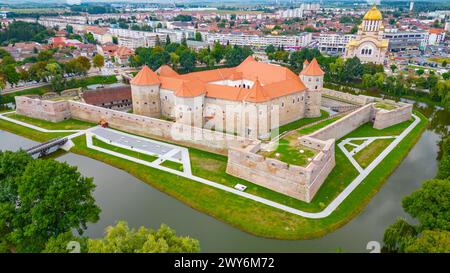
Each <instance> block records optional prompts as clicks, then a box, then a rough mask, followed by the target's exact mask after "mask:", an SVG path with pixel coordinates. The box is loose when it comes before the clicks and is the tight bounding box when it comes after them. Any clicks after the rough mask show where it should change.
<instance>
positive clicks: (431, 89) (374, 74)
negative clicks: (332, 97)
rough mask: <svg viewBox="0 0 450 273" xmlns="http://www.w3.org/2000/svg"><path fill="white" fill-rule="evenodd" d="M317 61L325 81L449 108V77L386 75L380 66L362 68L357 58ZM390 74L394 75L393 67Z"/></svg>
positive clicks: (431, 74)
mask: <svg viewBox="0 0 450 273" xmlns="http://www.w3.org/2000/svg"><path fill="white" fill-rule="evenodd" d="M326 59H327V58H318V60H319V63H321V65H323V67H324V68H325V69H326V70H327V71H326V72H327V73H326V75H325V81H326V82H330V83H336V84H339V85H344V86H351V87H355V88H359V89H363V90H367V91H372V92H382V93H385V94H388V95H392V96H397V97H400V96H413V97H419V96H427V97H428V98H429V99H431V100H433V101H436V102H440V103H441V104H442V105H444V106H446V107H450V80H449V74H448V73H444V74H443V75H438V74H435V73H434V72H430V73H429V74H427V75H425V74H423V73H417V72H410V73H404V72H402V71H400V72H397V73H396V74H392V75H387V74H386V73H385V72H384V68H383V66H382V65H375V64H371V63H367V64H362V63H361V62H360V60H359V59H358V58H357V57H354V58H351V59H347V60H344V59H342V58H337V59H335V60H334V61H331V62H330V59H328V60H326ZM391 70H392V71H393V72H395V71H396V70H397V67H396V66H392V67H391Z"/></svg>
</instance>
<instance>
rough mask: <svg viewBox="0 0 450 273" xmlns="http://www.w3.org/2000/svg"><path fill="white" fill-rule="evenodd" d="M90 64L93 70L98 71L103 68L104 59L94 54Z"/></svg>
mask: <svg viewBox="0 0 450 273" xmlns="http://www.w3.org/2000/svg"><path fill="white" fill-rule="evenodd" d="M92 64H93V65H94V67H95V68H98V70H100V69H101V68H102V67H103V66H105V58H104V57H103V56H102V55H100V54H96V55H95V56H94V57H93V58H92Z"/></svg>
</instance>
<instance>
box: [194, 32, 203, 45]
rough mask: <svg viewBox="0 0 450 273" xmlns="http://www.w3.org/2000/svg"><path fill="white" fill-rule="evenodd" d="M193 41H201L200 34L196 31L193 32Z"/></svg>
mask: <svg viewBox="0 0 450 273" xmlns="http://www.w3.org/2000/svg"><path fill="white" fill-rule="evenodd" d="M195 40H196V41H199V42H201V41H203V38H202V34H201V33H200V32H198V31H197V32H195Z"/></svg>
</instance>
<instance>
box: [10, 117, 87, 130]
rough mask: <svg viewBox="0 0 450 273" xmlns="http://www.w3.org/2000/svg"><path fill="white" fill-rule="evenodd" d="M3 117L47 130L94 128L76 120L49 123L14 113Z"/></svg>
mask: <svg viewBox="0 0 450 273" xmlns="http://www.w3.org/2000/svg"><path fill="white" fill-rule="evenodd" d="M5 116H6V117H8V118H12V119H15V120H18V121H22V122H25V123H28V124H32V125H36V126H38V127H41V128H44V129H48V130H85V129H88V128H90V127H93V126H95V124H93V123H89V122H85V121H81V120H77V119H66V120H63V121H61V122H50V121H46V120H42V119H36V118H30V117H26V116H22V115H18V114H16V113H11V114H6V115H5Z"/></svg>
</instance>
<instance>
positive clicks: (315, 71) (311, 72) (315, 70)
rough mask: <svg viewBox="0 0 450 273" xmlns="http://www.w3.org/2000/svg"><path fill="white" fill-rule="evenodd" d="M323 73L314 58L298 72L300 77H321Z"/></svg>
mask: <svg viewBox="0 0 450 273" xmlns="http://www.w3.org/2000/svg"><path fill="white" fill-rule="evenodd" d="M324 74H325V72H323V70H322V69H321V68H320V65H319V63H318V62H317V60H316V58H314V59H313V60H312V61H311V63H310V64H309V65H308V66H307V67H306V68H305V69H303V70H302V71H301V72H300V75H304V76H323V75H324Z"/></svg>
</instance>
